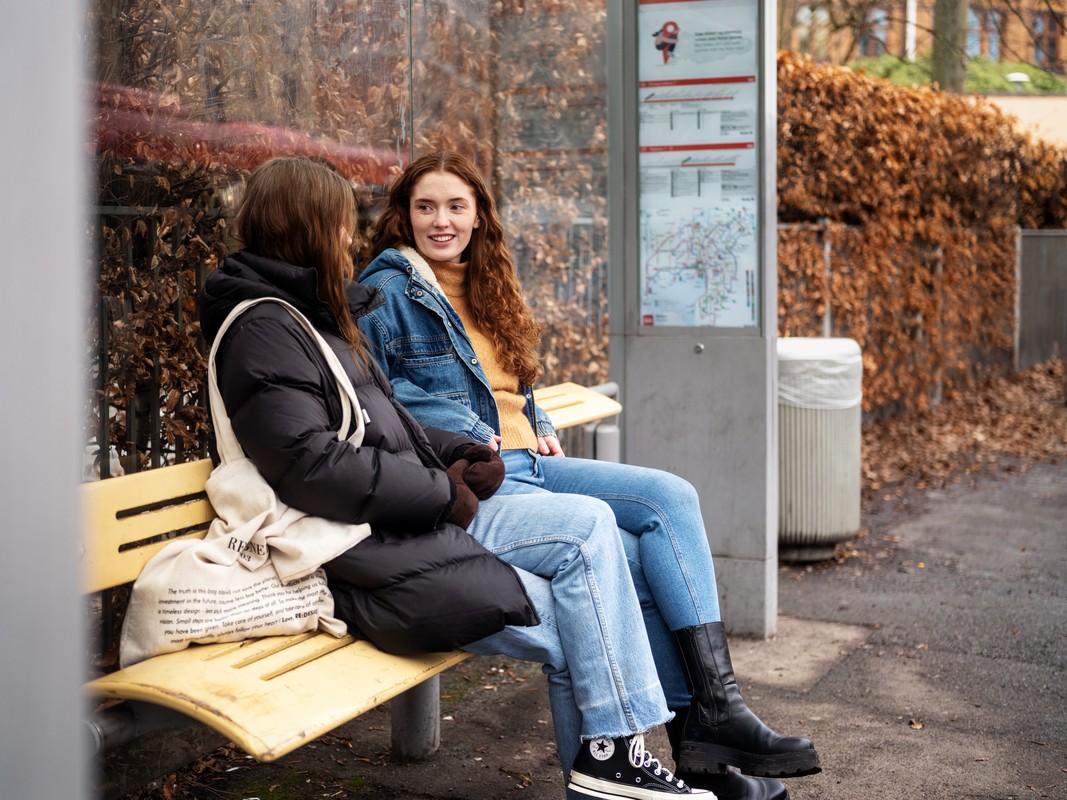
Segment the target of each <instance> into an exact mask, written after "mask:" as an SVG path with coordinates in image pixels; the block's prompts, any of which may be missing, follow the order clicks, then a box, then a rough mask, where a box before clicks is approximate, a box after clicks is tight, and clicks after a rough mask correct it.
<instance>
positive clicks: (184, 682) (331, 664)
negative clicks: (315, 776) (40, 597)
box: [86, 633, 469, 761]
mask: <svg viewBox="0 0 1067 800" xmlns="http://www.w3.org/2000/svg"><path fill="white" fill-rule="evenodd" d="M263 653H266V654H267V655H266V657H264V658H260V657H259V656H261V655H263ZM316 656H317V657H316ZM468 657H469V654H468V653H464V652H460V651H456V652H452V653H429V654H426V655H419V656H394V655H389V654H388V653H383V652H382V651H380V650H378V649H377V648H376V647H374V646H373V645H372V644H370V643H369V642H365V641H352V640H351V637H344V638H343V639H340V640H338V639H334V638H333V637H332V636H329V635H328V634H325V633H318V634H313V635H311V636H307V635H298V636H284V637H269V638H266V639H249V640H247V641H245V642H240V643H237V644H215V645H202V646H197V645H194V646H192V647H190V648H188V649H186V650H181V651H179V652H177V653H169V654H167V655H163V656H156V657H155V658H152V659H150V660H148V661H142V662H141V663H140V664H134V665H133V666H131V667H127V668H126V669H124V670H122V671H120V672H116V673H112V674H111V675H105V676H104V677H102V678H98V679H96V680H94V681H92V682H90V683H89V684H87V687H86V688H87V690H88V692H89V693H90V694H91V695H93V696H96V697H114V698H122V699H130V700H142V701H145V702H148V703H154V704H157V705H160V706H164V707H166V708H170V709H172V710H174V711H178V712H180V713H182V714H185V715H186V716H188V717H192V718H193V719H196V720H198V721H200V722H203V723H205V724H207V725H209V726H210V727H212V728H214V729H215V730H216V731H218V732H220V733H221V734H223V735H224V736H227V737H229V738H230V739H231V740H232V741H234V742H235V743H236V744H237V745H239V746H240V747H241V748H242V749H243V750H245V751H246V752H247V753H248V754H249V755H251V756H253V757H254V758H256V759H257V760H259V761H274V760H275V759H278V758H281V757H282V756H284V755H285V754H287V753H290V752H292V751H293V750H295V749H296V748H297V747H299V746H301V745H302V744H305V743H307V742H309V741H311V740H313V739H316V738H318V737H319V736H321V735H323V734H324V733H328V732H329V731H331V730H332V729H334V728H336V727H337V726H338V725H343V724H344V723H345V722H348V721H349V720H352V719H354V718H356V717H358V716H359V715H360V714H362V713H364V712H366V711H369V710H370V709H372V708H374V707H376V706H378V705H380V704H382V703H384V702H386V701H387V700H390V699H391V698H393V697H395V696H396V695H398V694H400V693H401V692H404V691H406V690H407V689H410V688H412V687H413V686H416V685H418V684H419V683H421V682H422V681H424V680H426V679H427V678H430V677H432V676H434V675H436V674H438V673H440V672H443V671H444V670H446V669H448V668H449V667H452V666H454V665H455V664H458V663H460V662H462V661H464V660H465V659H466V658H468Z"/></svg>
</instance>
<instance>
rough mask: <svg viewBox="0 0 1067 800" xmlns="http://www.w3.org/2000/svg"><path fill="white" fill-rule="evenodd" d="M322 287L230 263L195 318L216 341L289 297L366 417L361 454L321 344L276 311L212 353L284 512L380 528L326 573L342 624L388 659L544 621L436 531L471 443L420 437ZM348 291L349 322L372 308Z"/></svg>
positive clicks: (357, 288) (504, 571)
mask: <svg viewBox="0 0 1067 800" xmlns="http://www.w3.org/2000/svg"><path fill="white" fill-rule="evenodd" d="M317 281H318V276H317V274H316V272H315V270H313V269H305V268H301V267H295V266H293V265H291V264H286V263H283V262H280V261H274V260H272V259H267V258H262V257H259V256H256V255H253V254H250V253H248V252H247V251H245V252H240V253H237V254H236V255H234V256H231V257H230V258H228V259H226V262H225V264H224V265H223V266H222V267H220V268H219V269H218V270H216V271H215V272H213V273H212V274H211V275H209V276H208V279H207V281H206V282H205V285H204V290H203V293H202V295H201V298H200V320H201V326H202V328H203V332H204V336H205V338H206V339H207V341H208V342H209V343H210V342H212V341H213V340H214V338H215V336H216V334H217V332H218V330H219V328H220V327H221V325H222V322H223V321H224V320H225V318H226V316H227V315H228V314H229V312H230V311H231V310H232V309H233V308H234V306H236V305H237V304H238V303H240V302H241V301H243V300H248V299H254V298H260V297H275V298H280V299H282V300H286V301H288V302H289V303H291V304H292V305H294V306H296V308H298V309H299V310H300V311H301V312H302V313H303V314H304V316H305V317H307V319H308V320H309V321H310V322H311V323H312V325H314V326H315V327H316V328H317V329H318V330H319V332H320V333H321V334H322V335H323V337H324V338H325V339H326V341H327V342H329V343H330V345H331V346H332V347H333V348H334V350H335V351H336V352H337V355H338V357H339V359H340V361H341V364H342V365H344V366H345V370H346V372H347V373H348V375H349V377H350V378H351V380H352V384H353V386H354V387H355V390H356V395H357V396H358V398H359V402H360V405H361V406H362V407H363V410H364V412H365V417H366V418H369V422H367V425H366V431H365V433H364V436H363V443H362V445H361V446H360V447H352V446H351V445H350V444H349V443H348V442H347V441H342V440H339V439H338V437H337V431H338V428H339V427H340V424H341V404H340V400H339V397H338V390H337V384H336V380H335V379H334V377H333V374H332V373H331V372H330V369H329V367H328V366H327V364H326V360H325V359H324V358H323V356H322V354H321V353H320V352H319V349H318V346H317V345H316V344H315V343H314V342H313V341H312V339H311V338H310V337H309V336H308V335H307V333H305V332H304V330H303V329H302V328H301V327H300V326H299V323H297V322H296V321H295V320H294V319H293V318H292V316H291V315H290V314H289V312H288V311H286V310H285V309H284V308H282V307H281V306H280V305H278V304H276V303H262V304H260V305H257V306H254V307H252V308H250V309H248V310H247V311H245V312H244V313H243V314H242V315H241V316H240V317H239V318H238V319H237V320H236V321H235V322H234V323H233V324H232V325H231V326H230V328H229V330H228V331H227V332H226V334H225V336H224V338H223V341H222V342H221V343H220V345H219V349H218V351H217V353H216V356H215V363H216V371H217V374H218V384H219V391H220V393H221V394H222V398H223V402H225V404H226V410H227V412H228V413H229V415H230V420H231V422H232V424H233V430H234V433H235V434H236V436H237V440H238V441H239V442H240V444H241V446H242V447H243V448H244V450H245V453H246V454H247V455H248V457H249V458H250V459H251V460H252V462H253V463H254V464H255V465H256V467H257V468H258V469H259V471H260V473H261V474H262V475H263V477H264V479H265V480H266V481H267V482H268V483H269V484H270V485H271V486H272V487H273V488H274V490H275V491H276V492H277V493H278V497H279V498H280V499H281V500H282V502H284V503H286V504H288V505H291V506H293V507H295V508H299V509H301V510H303V511H306V512H308V513H310V514H314V515H316V516H321V517H326V518H329V519H335V520H340V521H342V522H352V523H363V522H366V523H370V525H371V527H372V529H373V530H374V536H372V537H371V538H370V539H367V540H365V541H364V542H362V543H361V544H359V545H357V546H356V547H354V548H352V549H351V550H349V551H348V552H347V553H345V554H343V555H342V556H340V557H339V558H337V559H335V560H334V561H332V562H330V563H329V564H327V565H325V566H326V571H327V573H328V575H329V578H330V586H331V589H332V590H333V593H334V599H335V601H336V606H337V608H336V613H337V614H338V616H339V617H340V618H341V619H343V620H345V622H347V623H348V624H349V625H350V626H351V627H353V628H356V629H358V630H359V631H360V632H362V634H363V635H364V636H366V638H368V639H370V640H371V641H372V642H374V643H375V644H376V645H378V646H379V647H380V648H382V649H383V650H387V651H390V652H396V653H413V652H426V651H440V650H449V649H452V648H455V647H460V646H462V645H464V644H468V643H470V642H472V641H475V640H477V639H481V638H484V637H485V636H488V635H490V634H492V633H495V632H497V631H499V630H501V629H503V627H504V626H505V625H536V624H538V622H539V620H538V618H537V614H536V612H535V611H534V609H533V607H532V605H531V604H530V601H529V598H528V597H527V595H526V592H525V590H524V589H523V587H522V583H521V582H520V581H519V579H518V576H517V575H516V574H515V572H514V570H512V569H511V568H510V567H509V566H507V565H506V564H504V563H503V562H502V561H500V560H499V559H497V558H496V557H495V556H493V555H492V554H491V553H489V552H488V551H487V550H485V549H484V548H483V547H481V545H479V544H478V543H477V542H475V541H474V540H473V539H472V538H471V537H470V536H468V535H467V534H466V533H465V532H464V531H463V530H462V529H461V528H459V527H457V526H455V525H452V524H451V523H445V522H442V520H443V519H444V518H445V517H446V516H447V514H448V512H449V510H450V506H451V503H452V502H453V499H454V490H453V485H452V481H451V480H450V478H449V477H448V475H447V474H446V472H445V467H446V465H448V464H450V463H451V462H452V461H453V460H454V459H455V458H458V457H459V455H460V454H461V453H462V452H463V451H464V450H466V448H467V447H468V446H470V445H472V444H474V443H475V442H474V440H472V439H469V438H468V437H466V436H460V435H456V434H453V433H448V432H446V431H442V430H438V429H436V428H424V427H423V426H422V425H421V424H419V423H418V422H416V421H415V419H414V418H413V417H412V416H411V415H410V414H408V412H407V411H406V410H405V409H404V408H403V407H402V406H401V405H400V404H399V403H397V402H396V401H395V400H394V399H393V392H392V387H391V386H390V384H389V381H388V379H387V378H386V377H385V376H384V374H383V373H382V372H381V370H380V368H379V367H378V365H377V363H375V362H374V360H373V359H371V361H370V364H368V365H367V367H366V369H365V370H363V369H359V368H357V367H356V365H355V362H354V360H353V358H352V355H351V353H350V351H349V350H348V347H347V344H346V343H345V342H344V340H343V339H342V338H341V336H340V334H339V330H338V327H337V324H336V322H335V320H334V318H333V315H332V313H331V312H330V310H329V309H328V307H327V306H326V305H325V304H324V303H322V302H321V301H320V300H319V299H318V297H317V291H316V286H317ZM348 293H349V304H350V307H351V310H352V313H353V315H355V316H356V317H358V316H359V315H360V314H362V313H365V312H366V311H368V310H370V309H371V308H373V307H375V306H376V305H377V304H378V303H379V298H378V296H377V291H376V290H375V289H372V288H370V287H366V286H361V285H359V284H356V283H353V284H351V285H350V286H349V289H348ZM347 433H351V432H350V431H349V432H347ZM346 435H347V434H346ZM430 532H434V534H433V535H432V536H430V535H425V534H429V533H430Z"/></svg>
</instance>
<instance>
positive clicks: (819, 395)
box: [778, 338, 863, 561]
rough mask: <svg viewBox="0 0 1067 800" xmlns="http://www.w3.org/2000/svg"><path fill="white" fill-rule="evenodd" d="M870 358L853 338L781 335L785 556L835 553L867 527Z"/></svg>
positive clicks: (781, 545) (781, 551)
mask: <svg viewBox="0 0 1067 800" xmlns="http://www.w3.org/2000/svg"><path fill="white" fill-rule="evenodd" d="M862 399H863V356H862V354H861V352H860V346H859V344H857V343H856V342H855V341H853V340H852V339H833V338H825V339H816V338H786V339H779V340H778V557H779V559H781V560H783V561H814V560H819V559H824V558H830V557H832V556H833V554H834V547H835V545H836V544H837V543H838V542H841V541H844V540H846V539H850V538H852V537H853V536H855V535H856V534H857V533H858V532H859V527H860V427H861V424H862V419H861V412H862V409H861V401H862Z"/></svg>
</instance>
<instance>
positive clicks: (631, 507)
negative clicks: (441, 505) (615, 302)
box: [359, 152, 819, 800]
mask: <svg viewBox="0 0 1067 800" xmlns="http://www.w3.org/2000/svg"><path fill="white" fill-rule="evenodd" d="M372 245H373V249H374V251H375V252H377V253H378V255H377V256H376V257H375V259H374V260H373V261H372V262H371V263H370V264H369V265H368V266H367V267H366V269H364V271H363V273H362V274H361V275H360V282H361V283H363V284H366V285H368V286H373V287H375V288H377V289H378V290H379V291H380V292H381V293H382V295H383V296H384V298H385V304H384V305H383V306H381V307H378V308H375V309H374V310H372V311H371V312H370V313H368V314H367V315H365V316H363V317H361V318H360V320H359V325H360V328H361V329H362V330H363V331H364V333H366V335H367V338H368V340H369V342H370V348H371V355H372V356H373V357H374V358H375V359H377V360H378V362H379V363H380V364H381V366H382V368H383V370H384V371H385V373H386V374H387V375H388V376H389V378H390V380H391V381H392V384H393V388H394V391H395V392H396V396H397V399H398V400H400V402H401V403H402V404H403V405H404V406H405V407H406V408H407V409H408V410H409V411H411V413H412V414H413V415H414V416H415V417H416V418H417V419H419V420H420V421H421V422H423V423H424V424H428V425H434V426H437V427H440V428H445V429H446V430H451V431H455V432H457V433H463V434H465V435H467V436H470V437H471V438H472V439H475V440H477V441H479V442H481V443H483V444H484V445H486V446H488V447H490V448H494V449H499V450H500V452H501V455H502V458H503V461H504V463H505V465H506V466H507V475H506V477H505V480H504V483H503V485H502V486H501V488H500V490H499V492H498V495H506V496H507V497H523V498H527V499H530V500H533V501H535V503H536V505H535V508H536V512H535V513H534V514H533V515H532V516H531V520H534V521H536V526H535V527H531V529H530V530H529V531H526V532H522V533H521V534H518V535H517V536H515V535H512V534H511V533H510V532H509V531H506V530H504V529H497V530H491V531H488V534H489V535H488V537H486V538H482V539H481V542H482V544H484V545H485V546H486V547H487V548H489V549H490V550H492V551H493V552H496V553H499V554H500V555H501V557H502V558H504V559H505V560H508V561H509V562H510V563H512V564H516V565H518V566H522V567H524V568H526V569H530V570H531V571H533V572H537V565H536V564H534V565H531V563H530V562H528V561H523V560H521V559H519V558H517V555H518V554H521V553H522V552H523V550H524V548H525V547H527V546H528V545H529V543H530V542H536V541H540V540H541V539H543V538H544V537H545V536H546V531H548V532H550V534H551V535H552V536H556V537H559V538H561V539H562V538H566V537H567V536H568V535H569V532H570V527H571V519H572V513H573V509H574V508H576V507H579V506H580V505H581V504H583V503H585V502H588V501H589V500H590V499H591V498H592V499H596V500H597V501H599V502H601V503H603V504H604V505H605V506H606V507H607V508H608V509H609V510H610V513H611V514H612V518H613V520H614V522H615V524H616V526H617V528H618V534H619V536H620V539H621V542H622V544H623V546H624V547H625V550H626V553H627V558H628V563H629V565H630V568H631V580H632V582H633V584H634V587H635V590H636V592H637V595H638V597H639V599H640V602H641V609H642V613H643V619H644V628H645V631H646V633H647V636H648V639H649V641H650V643H651V645H652V651H653V653H654V654H655V658H656V667H657V670H658V673H659V678H660V683H661V685H662V686H663V690H664V694H665V696H666V699H667V703H668V706H669V707H670V708H671V710H672V711H674V712H675V714H676V716H675V718H674V719H673V720H672V721H671V722H670V723H669V724H668V726H667V730H668V734H669V735H670V739H671V744H672V749H673V751H674V757H675V762H676V764H677V766H678V770H679V772H680V773H681V774H682V775H683V776H684V778H685V780H686V781H687V782H688V783H690V784H691V785H693V786H697V787H701V788H708V789H712V790H713V791H714V792H715V793H716V795H718V796H719V798H720V800H734V799H735V798H746V799H752V798H761V799H762V798H783V797H785V796H786V790H785V787H784V785H783V784H782V783H781V782H780V781H777V780H757V779H753V778H748V777H745V776H744V775H742V774H739V773H737V772H733V771H731V770H729V769H728V767H730V766H732V767H736V768H738V769H739V770H741V771H742V772H747V773H749V774H751V775H756V776H763V777H767V776H783V777H784V776H791V775H799V774H807V773H811V772H813V771H817V770H818V763H819V759H818V755H817V754H816V751H815V748H814V746H813V745H812V743H811V742H810V741H809V740H808V739H804V738H801V737H796V736H781V735H779V734H778V733H776V732H775V731H773V730H772V729H771V728H769V727H768V726H767V725H765V724H764V723H763V722H762V721H761V720H760V719H759V717H757V716H756V715H755V714H754V713H753V712H752V711H751V710H750V709H749V708H748V706H747V704H746V703H745V701H744V699H743V698H742V697H741V694H740V691H739V689H738V687H737V683H736V680H735V679H734V674H733V668H732V667H731V665H730V656H729V648H728V646H727V642H726V634H725V629H724V627H723V624H722V621H721V619H720V615H719V601H718V593H717V587H716V583H715V570H714V565H713V563H712V557H711V551H710V549H709V546H708V539H707V534H706V532H705V530H704V523H703V518H702V516H701V512H700V503H699V498H698V497H697V493H696V491H695V489H694V488H693V487H692V486H691V485H690V484H689V483H688V482H687V481H685V480H683V479H681V478H679V477H677V476H675V475H672V474H670V473H667V472H664V471H661V470H655V469H647V468H644V467H636V466H631V465H626V464H612V463H606V462H602V461H591V460H586V459H573V458H563V451H562V449H561V447H560V444H559V440H558V439H557V438H556V435H555V431H554V429H553V428H552V423H551V421H550V420H549V418H548V415H547V414H545V413H544V411H543V410H542V409H541V408H540V407H538V406H537V405H536V403H535V402H534V399H533V383H534V380H535V379H536V377H537V373H538V358H537V352H538V346H539V335H538V326H537V324H536V322H535V321H534V318H533V314H532V312H531V311H530V308H529V306H528V305H527V304H526V302H525V300H524V299H523V297H522V292H521V288H520V285H519V281H518V277H517V275H516V273H515V266H514V264H513V263H512V260H511V256H510V254H509V252H508V249H507V246H506V243H505V240H504V232H503V229H502V226H501V224H500V219H499V216H498V214H497V211H496V204H495V202H494V200H493V197H492V194H491V193H490V191H489V189H488V187H487V185H486V183H485V180H484V179H483V178H482V176H481V175H480V174H479V172H478V170H477V169H476V168H475V167H474V166H473V165H472V164H471V163H470V162H469V161H468V160H467V159H466V158H464V157H463V156H461V155H459V154H457V153H451V152H438V153H431V154H429V155H426V156H423V157H422V158H419V159H416V160H415V161H414V162H412V163H411V164H410V165H409V166H408V167H407V168H406V169H405V170H404V171H403V172H402V173H401V175H400V176H399V177H398V178H397V179H396V180H395V181H394V183H393V185H392V187H391V190H390V193H389V197H388V201H387V205H386V207H385V210H384V212H383V213H382V215H381V217H380V218H379V220H378V223H377V225H376V227H375V230H374V232H373V234H372ZM557 605H559V601H558V600H557ZM585 752H586V751H585V749H583V751H582V754H584V753H585Z"/></svg>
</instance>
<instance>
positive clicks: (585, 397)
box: [534, 383, 622, 430]
mask: <svg viewBox="0 0 1067 800" xmlns="http://www.w3.org/2000/svg"><path fill="white" fill-rule="evenodd" d="M534 400H535V401H536V402H537V404H538V405H539V406H541V408H543V409H544V410H545V411H546V412H548V416H549V417H550V418H551V419H552V425H553V426H555V428H556V429H557V430H563V429H565V428H573V427H574V426H576V425H584V424H586V423H587V422H595V421H596V420H600V419H604V418H605V417H613V416H615V415H616V414H618V413H620V412H621V411H622V406H621V405H619V403H617V402H616V401H615V400H612V399H611V398H610V397H608V396H607V395H606V394H601V393H600V392H597V391H595V390H593V389H590V388H588V387H586V386H580V385H579V384H577V383H559V384H556V385H555V386H546V387H545V388H543V389H535V390H534Z"/></svg>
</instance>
